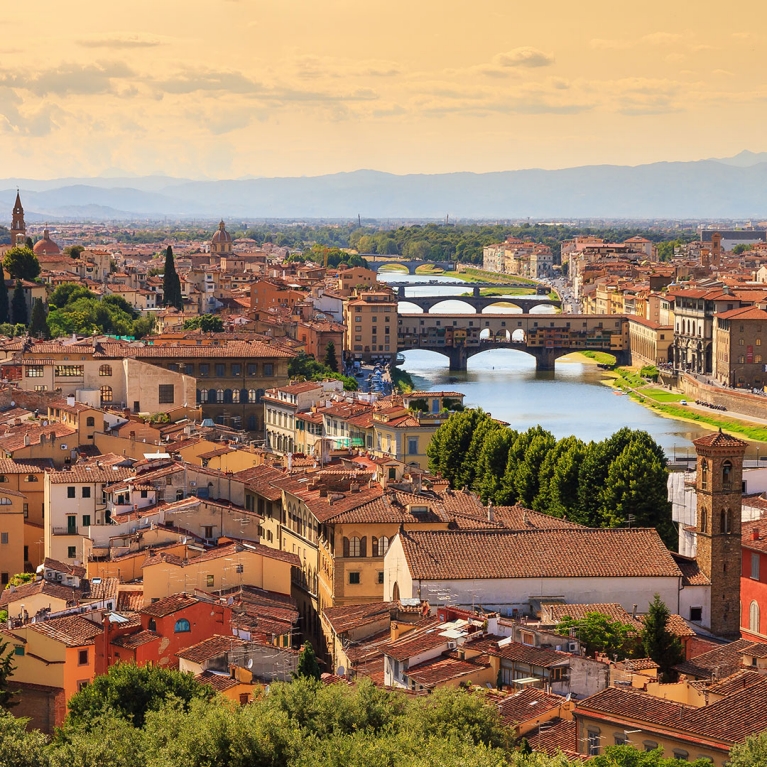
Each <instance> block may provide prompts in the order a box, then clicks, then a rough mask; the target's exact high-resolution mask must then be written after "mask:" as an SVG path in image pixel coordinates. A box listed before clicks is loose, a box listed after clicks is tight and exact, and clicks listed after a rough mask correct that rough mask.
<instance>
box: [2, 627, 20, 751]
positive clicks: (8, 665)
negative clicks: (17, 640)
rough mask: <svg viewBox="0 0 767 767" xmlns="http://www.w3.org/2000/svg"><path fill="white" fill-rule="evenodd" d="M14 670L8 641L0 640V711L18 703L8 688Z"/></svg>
mask: <svg viewBox="0 0 767 767" xmlns="http://www.w3.org/2000/svg"><path fill="white" fill-rule="evenodd" d="M15 670H16V666H15V665H14V663H13V648H12V647H11V646H10V644H9V643H8V642H0V711H1V710H2V709H9V708H12V707H13V706H16V705H18V701H17V700H15V698H16V693H15V692H12V691H11V690H9V689H8V680H9V679H10V678H11V677H12V676H13V672H14V671H15ZM0 764H2V762H0Z"/></svg>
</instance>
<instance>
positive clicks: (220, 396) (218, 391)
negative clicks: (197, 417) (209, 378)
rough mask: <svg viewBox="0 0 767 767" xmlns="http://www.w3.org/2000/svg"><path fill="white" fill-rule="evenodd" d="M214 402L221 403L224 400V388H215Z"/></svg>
mask: <svg viewBox="0 0 767 767" xmlns="http://www.w3.org/2000/svg"><path fill="white" fill-rule="evenodd" d="M216 402H217V403H218V404H223V402H224V390H223V389H216Z"/></svg>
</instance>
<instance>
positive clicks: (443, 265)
mask: <svg viewBox="0 0 767 767" xmlns="http://www.w3.org/2000/svg"><path fill="white" fill-rule="evenodd" d="M360 255H361V256H362V258H364V259H365V260H366V261H367V262H368V269H371V270H372V271H374V272H377V271H378V270H379V269H380V268H381V267H382V266H388V265H390V264H391V265H394V266H404V267H405V268H406V269H407V273H408V274H415V270H416V269H418V267H419V266H433V267H434V268H436V269H442V270H443V271H445V272H453V271H455V263H454V262H453V261H422V260H421V259H418V258H401V257H399V256H379V255H378V254H376V253H360Z"/></svg>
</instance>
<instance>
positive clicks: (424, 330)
mask: <svg viewBox="0 0 767 767" xmlns="http://www.w3.org/2000/svg"><path fill="white" fill-rule="evenodd" d="M628 328H629V323H628V319H627V318H626V317H625V316H623V315H616V314H557V315H551V314H482V315H478V314H474V315H472V314H400V315H399V318H398V328H397V350H398V351H400V352H404V351H409V350H410V349H426V350H428V351H434V352H438V353H440V354H444V355H445V356H446V357H448V358H449V360H450V370H466V365H467V362H468V359H469V357H473V356H474V355H475V354H481V353H482V352H484V351H488V350H489V349H516V350H518V351H523V352H525V353H526V354H530V355H532V356H533V357H535V363H536V369H538V370H554V363H555V362H556V360H557V359H558V358H559V357H564V356H565V355H567V354H572V353H573V352H583V351H604V352H609V353H610V354H613V355H615V357H616V359H617V360H618V362H619V363H626V362H628V359H629V354H630V352H629V329H628Z"/></svg>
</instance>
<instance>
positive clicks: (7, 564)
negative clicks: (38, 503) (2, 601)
mask: <svg viewBox="0 0 767 767" xmlns="http://www.w3.org/2000/svg"><path fill="white" fill-rule="evenodd" d="M26 501H27V499H26V497H25V496H24V495H22V494H21V493H19V492H17V491H16V490H9V489H7V488H4V487H0V586H5V585H7V584H8V582H9V581H10V579H11V578H12V577H13V576H14V575H16V574H17V573H23V572H24V571H25V568H24V563H25V562H26V561H27V559H26V553H27V548H26V545H25V543H24V539H25V531H24V506H25V504H26Z"/></svg>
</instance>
